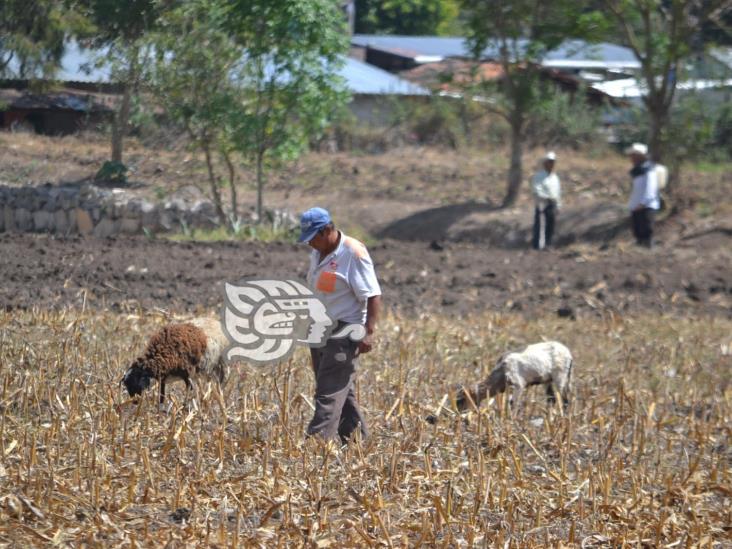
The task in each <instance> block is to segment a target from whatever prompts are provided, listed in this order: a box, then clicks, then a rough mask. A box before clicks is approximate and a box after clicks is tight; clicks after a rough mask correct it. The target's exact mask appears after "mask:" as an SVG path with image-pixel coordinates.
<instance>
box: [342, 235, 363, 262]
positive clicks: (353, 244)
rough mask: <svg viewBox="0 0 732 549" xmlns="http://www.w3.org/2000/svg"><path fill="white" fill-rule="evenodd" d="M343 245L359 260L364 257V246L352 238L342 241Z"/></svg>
mask: <svg viewBox="0 0 732 549" xmlns="http://www.w3.org/2000/svg"><path fill="white" fill-rule="evenodd" d="M344 244H345V245H346V246H348V247H349V248H350V249H351V251H353V253H354V254H356V257H358V258H359V259H363V258H364V257H366V255H367V252H366V246H364V245H363V244H362V243H361V242H359V241H358V240H356V239H355V238H352V237H350V236H347V237H346V240H345V241H344Z"/></svg>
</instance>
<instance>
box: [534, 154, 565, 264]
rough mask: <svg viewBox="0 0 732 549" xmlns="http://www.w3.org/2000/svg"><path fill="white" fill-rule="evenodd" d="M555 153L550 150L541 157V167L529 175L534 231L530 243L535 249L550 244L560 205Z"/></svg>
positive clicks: (560, 197) (559, 186)
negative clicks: (533, 205) (533, 206)
mask: <svg viewBox="0 0 732 549" xmlns="http://www.w3.org/2000/svg"><path fill="white" fill-rule="evenodd" d="M556 160H557V155H556V154H555V153H554V152H553V151H550V152H548V153H546V155H545V156H544V158H543V159H542V164H543V169H542V170H539V171H538V172H536V173H535V174H534V175H533V176H532V177H531V194H532V195H533V196H534V204H535V208H534V231H533V238H532V241H531V244H532V246H533V248H534V249H535V250H543V249H544V248H547V247H549V246H551V244H552V239H553V238H554V225H555V222H556V215H557V211H558V210H559V208H560V207H561V205H562V196H561V194H562V193H561V184H560V182H559V176H557V174H556V173H555V172H554V164H555V162H556Z"/></svg>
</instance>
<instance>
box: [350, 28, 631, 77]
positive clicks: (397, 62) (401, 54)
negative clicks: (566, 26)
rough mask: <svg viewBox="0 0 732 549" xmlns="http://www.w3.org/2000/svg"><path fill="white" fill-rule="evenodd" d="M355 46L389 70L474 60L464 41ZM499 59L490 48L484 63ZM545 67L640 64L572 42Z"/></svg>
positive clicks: (602, 47)
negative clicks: (458, 59) (467, 59)
mask: <svg viewBox="0 0 732 549" xmlns="http://www.w3.org/2000/svg"><path fill="white" fill-rule="evenodd" d="M351 44H352V45H353V46H355V47H357V48H364V49H366V60H367V61H368V62H369V63H373V64H375V65H377V66H380V67H382V68H385V69H387V70H403V69H409V68H413V67H415V66H417V65H420V64H422V63H432V62H436V61H442V60H443V59H446V58H450V57H464V58H468V57H472V52H471V51H470V48H469V47H468V44H467V42H466V41H465V39H464V38H461V37H440V36H382V35H375V34H356V35H354V36H353V37H352V38H351ZM497 57H498V49H497V48H496V47H495V46H489V47H487V48H486V49H485V50H483V52H482V54H481V59H483V60H491V59H496V58H497ZM542 65H544V66H545V67H552V68H558V69H565V70H582V69H594V70H598V69H599V70H612V71H622V70H636V69H638V68H640V64H639V63H638V61H637V59H636V58H635V56H634V55H633V52H632V51H631V50H630V49H629V48H626V47H623V46H618V45H616V44H609V43H604V42H603V43H599V44H589V43H587V42H582V41H580V40H568V41H567V42H565V43H563V44H562V45H561V46H560V47H558V48H556V49H554V50H552V51H550V52H548V53H547V54H546V56H545V57H544V59H543V60H542Z"/></svg>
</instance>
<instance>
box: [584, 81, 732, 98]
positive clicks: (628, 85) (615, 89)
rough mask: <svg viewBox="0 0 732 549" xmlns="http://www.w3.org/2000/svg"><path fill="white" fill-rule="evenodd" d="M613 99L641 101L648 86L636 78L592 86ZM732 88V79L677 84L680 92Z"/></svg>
mask: <svg viewBox="0 0 732 549" xmlns="http://www.w3.org/2000/svg"><path fill="white" fill-rule="evenodd" d="M592 87H593V88H595V89H596V90H600V91H601V92H604V93H606V94H608V95H610V96H612V97H617V98H622V99H640V98H641V97H643V96H644V95H645V94H646V92H647V89H646V86H645V85H643V83H641V82H638V80H636V79H635V78H622V79H620V80H610V81H609V82H600V83H598V84H594V85H593V86H592ZM729 87H732V79H728V80H687V81H685V82H679V83H678V84H676V89H677V90H678V91H702V90H710V89H722V88H729Z"/></svg>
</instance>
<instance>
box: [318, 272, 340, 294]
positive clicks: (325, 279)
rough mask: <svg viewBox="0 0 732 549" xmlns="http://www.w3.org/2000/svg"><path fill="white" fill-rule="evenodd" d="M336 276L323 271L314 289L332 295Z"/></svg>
mask: <svg viewBox="0 0 732 549" xmlns="http://www.w3.org/2000/svg"><path fill="white" fill-rule="evenodd" d="M336 279H337V277H336V274H335V273H332V272H330V271H323V272H322V273H320V276H319V277H318V282H317V284H315V288H316V289H317V290H318V291H320V292H324V293H326V294H332V293H333V292H335V286H336Z"/></svg>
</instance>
